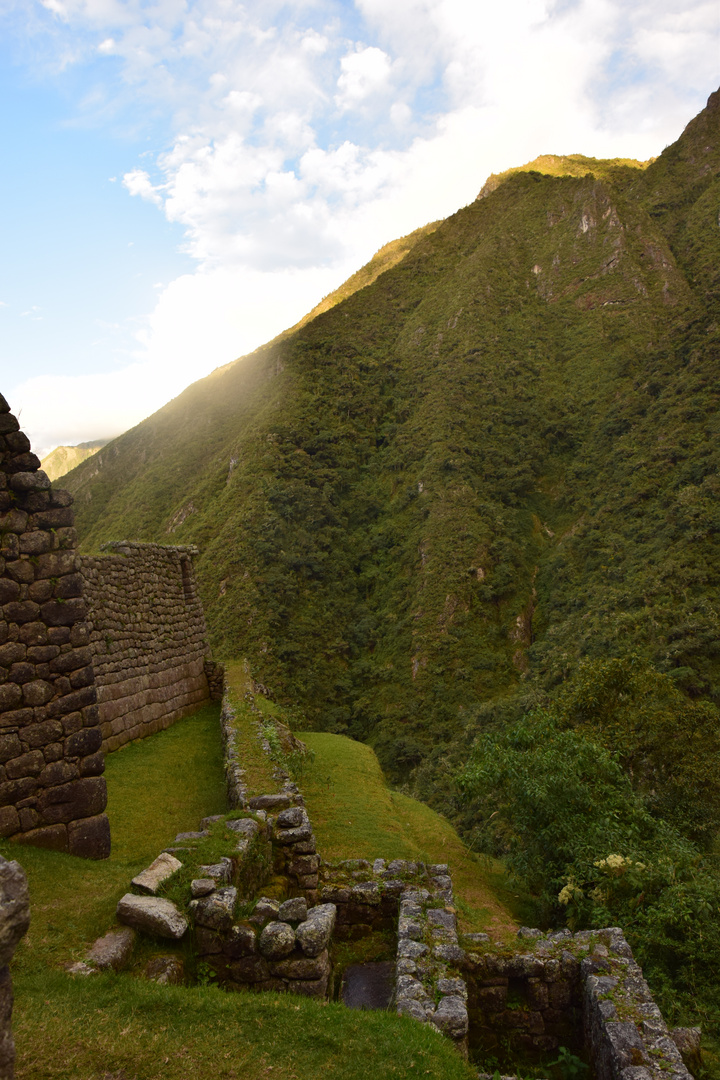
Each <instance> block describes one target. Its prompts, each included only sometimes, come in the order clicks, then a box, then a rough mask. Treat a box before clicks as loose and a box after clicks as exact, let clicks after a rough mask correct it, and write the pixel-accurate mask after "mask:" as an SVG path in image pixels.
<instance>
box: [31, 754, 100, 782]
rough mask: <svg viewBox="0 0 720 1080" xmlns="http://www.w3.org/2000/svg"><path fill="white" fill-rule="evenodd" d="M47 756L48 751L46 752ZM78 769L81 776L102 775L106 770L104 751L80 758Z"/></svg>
mask: <svg viewBox="0 0 720 1080" xmlns="http://www.w3.org/2000/svg"><path fill="white" fill-rule="evenodd" d="M45 757H46V758H47V751H46V752H45ZM78 771H79V773H80V775H81V776H101V775H102V774H103V773H104V772H105V755H104V754H103V753H102V751H98V753H97V754H90V755H89V756H88V757H84V758H80V761H79V762H78Z"/></svg>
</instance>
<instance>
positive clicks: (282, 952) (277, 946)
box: [258, 922, 320, 960]
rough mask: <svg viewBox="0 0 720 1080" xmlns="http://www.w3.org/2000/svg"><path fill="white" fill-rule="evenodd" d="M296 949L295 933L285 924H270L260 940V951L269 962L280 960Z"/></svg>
mask: <svg viewBox="0 0 720 1080" xmlns="http://www.w3.org/2000/svg"><path fill="white" fill-rule="evenodd" d="M294 948H295V931H294V930H293V928H292V927H291V926H290V925H289V924H288V923H284V922H271V923H268V924H267V926H266V927H265V928H264V929H263V931H262V933H261V934H260V938H259V940H258V949H259V950H260V952H261V953H262V955H263V956H264V957H265V958H266V959H267V960H279V959H280V958H281V957H283V956H287V955H288V954H289V953H291V952H292V951H293V949H294ZM319 951H320V950H318V952H319Z"/></svg>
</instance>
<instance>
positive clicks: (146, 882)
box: [132, 851, 182, 895]
mask: <svg viewBox="0 0 720 1080" xmlns="http://www.w3.org/2000/svg"><path fill="white" fill-rule="evenodd" d="M181 868H182V863H181V862H180V860H179V859H176V858H175V856H174V855H169V854H168V853H167V852H166V851H162V852H161V853H160V854H159V855H158V857H157V859H155V861H154V862H152V863H151V864H150V866H148V867H147V869H146V870H142V871H141V872H140V873H139V874H136V875H135V877H134V878H133V879H132V884H133V885H134V886H135V888H136V889H140V891H141V892H144V893H152V894H153V895H155V893H156V892H157V891H158V889H159V888H160V886H161V885H162V884H163V882H165V881H167V879H168V878H170V877H172V875H173V874H174V873H176V871H178V870H180V869H181Z"/></svg>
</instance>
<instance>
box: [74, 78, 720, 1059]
mask: <svg viewBox="0 0 720 1080" xmlns="http://www.w3.org/2000/svg"><path fill="white" fill-rule="evenodd" d="M719 136H720V92H718V93H716V94H713V95H712V96H711V98H710V99H709V102H708V106H707V108H706V109H705V110H704V111H703V112H702V113H701V114H700V115H699V116H698V117H696V119H695V120H693V121H692V122H691V123H690V124H689V125H688V127H687V128H686V130H685V131H684V133H683V134H682V136H681V137H680V139H679V140H678V141H677V142H676V143H675V144H674V145H673V146H671V147H669V148H668V149H667V150H665V151H664V153H663V154H662V155H661V156H660V157H659V158H658V159H656V160H654V161H652V162H650V163H645V164H640V163H638V162H631V161H620V160H616V161H594V160H592V159H587V158H582V157H572V158H558V157H543V158H539V159H537V160H536V161H535V162H532V163H530V165H528V166H525V167H523V168H521V169H517V170H510V172H508V173H505V174H503V175H501V176H495V177H491V178H490V180H489V181H488V182H487V184H486V185H485V187H484V188H483V190H482V191H481V193H480V195H479V196H478V199H477V200H476V201H475V202H474V203H472V205H470V206H467V207H465V208H464V209H462V210H460V211H458V212H457V213H456V214H454V215H452V217H450V218H448V219H447V220H446V221H443V222H440V223H434V224H433V225H432V226H428V227H426V228H425V229H421V230H418V232H417V233H414V234H413V235H412V236H411V237H408V238H405V239H404V240H402V241H397V242H395V243H394V244H391V245H388V247H387V248H386V249H383V251H381V252H379V253H378V256H377V257H376V259H375V260H373V262H372V263H370V264H369V265H368V267H366V268H364V269H363V270H362V271H360V272H359V273H358V274H357V275H355V277H354V278H353V279H351V280H350V281H349V282H348V283H346V286H344V287H343V289H341V290H339V291H338V293H337V294H334V295H333V296H331V297H329V298H327V299H326V301H324V302H323V304H322V305H320V306H319V308H318V309H316V311H315V312H314V313H311V314H310V316H309V317H308V319H307V320H304V321H303V323H302V324H299V326H298V327H296V328H293V329H292V330H291V331H289V332H287V333H286V334H284V335H281V336H280V337H279V338H278V339H276V340H275V341H274V342H271V343H270V344H269V345H266V346H264V347H263V348H261V349H258V350H257V351H256V352H255V353H253V354H252V355H250V356H247V357H244V358H242V359H241V360H238V361H237V362H235V363H233V364H230V365H228V366H226V367H225V368H222V369H219V370H218V371H217V372H215V373H214V374H213V375H211V376H210V377H209V378H207V379H204V380H202V381H200V382H198V383H196V384H194V385H193V386H191V387H190V388H189V389H188V390H186V391H185V392H184V393H183V394H181V395H180V396H179V397H178V398H176V399H175V400H174V401H172V402H170V404H168V405H167V406H165V408H163V409H161V410H160V411H159V412H157V413H155V415H154V416H151V417H150V418H149V419H148V420H146V421H144V422H143V423H142V424H140V425H138V427H136V428H134V429H133V430H132V431H129V432H127V433H126V434H125V435H123V436H121V437H120V438H119V439H116V440H114V441H113V442H112V443H110V444H109V445H108V446H106V447H104V448H103V449H102V450H100V451H99V453H98V454H96V455H95V456H94V457H92V458H91V459H89V460H88V461H86V462H84V463H83V464H81V465H80V466H78V468H77V469H75V470H74V471H73V472H72V473H70V474H69V475H68V477H67V480H66V483H67V486H68V487H69V488H70V489H71V490H72V491H73V492H74V493H75V496H76V511H77V524H78V527H79V531H80V536H81V540H82V544H83V546H84V548H85V549H86V550H87V549H92V548H94V547H96V546H97V545H99V544H101V543H102V542H104V541H106V540H111V539H121V538H128V539H142V540H155V541H160V542H165V543H189V542H194V543H196V544H198V545H199V548H200V552H201V554H200V556H199V558H198V561H197V570H198V575H199V579H200V582H201V587H202V593H203V599H204V602H205V605H206V610H207V615H208V621H209V625H210V628H211V634H212V639H213V644H214V648H215V652H216V655H217V656H218V657H222V656H226V657H236V656H242V657H245V658H247V659H248V661H249V662H250V665H251V668H252V672H253V675H254V676H255V677H256V678H257V679H258V680H259V681H260V682H262V683H263V684H264V685H265V686H266V687H268V688H269V692H270V693H271V695H272V696H273V697H274V699H275V701H276V702H278V703H279V704H280V705H282V706H283V707H284V708H285V709H286V711H287V713H288V714H289V718H290V720H291V721H292V722H294V723H295V724H296V726H300V727H302V726H303V724H304V725H305V726H308V727H312V728H320V729H327V730H331V731H337V732H347V733H349V734H350V735H353V736H355V737H356V738H359V739H363V740H366V741H368V742H370V743H371V744H372V745H373V746H374V747H375V748H376V750H377V752H378V755H379V757H380V759H381V761H382V764H383V766H384V768H385V770H386V772H387V774H388V776H389V777H390V779H391V780H392V781H394V782H395V783H407V784H408V785H409V786H410V787H411V788H412V789H413V790H414V791H415V792H417V793H418V794H420V795H421V796H422V797H423V798H425V799H426V800H427V801H429V802H431V803H433V804H434V805H435V806H437V807H440V808H441V809H442V810H443V811H444V812H445V813H447V814H448V815H449V816H451V817H452V818H453V819H454V820H455V821H456V822H457V823H458V824H459V825H460V826H461V828H462V829H463V831H464V833H465V835H466V837H468V838H469V839H470V841H471V842H472V845H473V846H474V847H475V848H476V850H485V851H491V852H494V853H496V854H500V855H502V856H503V857H505V858H506V859H507V861H508V864H509V865H510V867H511V868H512V870H513V871H514V872H515V873H516V874H517V875H518V877H519V878H520V879H521V880H522V881H523V882H524V883H525V885H526V886H527V887H528V888H529V889H530V890H531V892H532V893H533V894H534V895H535V897H537V898H538V899H537V902H538V916H537V917H538V918H539V919H541V920H543V921H544V922H545V923H546V924H550V923H554V924H556V925H557V924H562V923H564V922H566V923H567V924H569V925H571V926H573V927H579V926H587V925H595V926H607V925H614V924H617V923H620V924H621V925H622V926H623V927H624V928H625V930H626V932H627V933H628V935H629V937H630V940H631V941H632V943H633V947H634V948H635V950H636V954H637V956H638V958H639V959H640V960H641V962H642V963H643V965H644V968H645V971H646V974H647V975H648V977H649V978H650V980H651V982H652V985H653V989H654V992H655V993H656V995H658V997H659V999H660V1000H661V1002H662V1005H663V1008H664V1009H665V1010H667V1012H668V1015H670V1016H671V1017H673V1016H677V1017H678V1018H680V1019H684V1020H686V1021H687V1020H689V1021H690V1022H696V1021H697V1020H698V1019H699V1020H700V1022H702V1023H703V1024H704V1025H705V1026H706V1027H708V1026H709V1027H710V1028H711V1029H712V1028H714V1029H715V1030H720V989H719V987H718V980H717V971H718V968H719V967H720V920H719V919H718V917H717V913H718V911H720V872H719V870H718V855H719V853H720V843H719V841H718V835H719V829H720V710H719V709H718V705H719V704H720V570H719V562H718V554H719V552H718V540H717V538H718V532H719V530H720V503H719V500H718V496H719V495H720V474H719V472H718V465H719V464H720V441H719V436H720V412H719V411H718V395H719V392H720V382H719V380H718V367H719V363H718V362H719V360H720V325H719V320H720V138H719ZM719 1060H720V1059H719ZM718 1073H719V1074H720V1069H719V1070H718Z"/></svg>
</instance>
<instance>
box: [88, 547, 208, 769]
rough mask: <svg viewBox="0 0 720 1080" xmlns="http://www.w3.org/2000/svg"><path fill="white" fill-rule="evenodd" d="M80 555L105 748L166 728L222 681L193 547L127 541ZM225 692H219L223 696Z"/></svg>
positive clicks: (112, 748) (107, 749)
mask: <svg viewBox="0 0 720 1080" xmlns="http://www.w3.org/2000/svg"><path fill="white" fill-rule="evenodd" d="M103 550H104V551H105V552H106V554H102V555H98V556H88V555H84V556H82V558H81V560H80V567H81V570H82V575H83V578H84V581H85V599H86V601H87V605H88V619H89V624H90V648H91V651H92V657H93V667H94V669H95V685H96V687H97V700H98V706H99V710H100V726H101V730H102V746H103V749H104V750H105V751H106V752H109V751H111V750H117V749H118V747H120V746H122V745H123V744H124V743H126V742H129V741H130V740H131V739H142V738H144V737H145V736H146V735H152V734H153V733H154V732H156V731H159V730H160V729H161V728H166V727H168V726H169V725H170V724H172V723H173V722H174V721H175V720H177V719H179V718H180V717H181V716H184V715H186V714H187V712H189V711H190V710H191V709H192V708H194V707H196V706H197V705H198V704H199V703H200V702H202V701H206V700H207V699H208V697H210V696H213V695H212V694H211V689H210V687H209V686H208V678H209V679H210V683H211V684H212V685H213V687H215V684H216V683H217V681H218V680H217V678H216V668H215V665H213V664H212V662H211V660H210V651H209V648H208V644H207V628H206V626H205V616H204V614H203V609H202V605H201V603H200V600H199V598H198V595H197V588H196V583H195V574H194V571H193V565H192V559H193V556H194V555H195V554H196V553H197V548H194V547H161V546H160V545H159V544H140V543H129V542H127V541H122V542H121V543H113V544H107V545H105V548H104V549H103ZM221 694H222V690H221V689H220V696H221Z"/></svg>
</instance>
